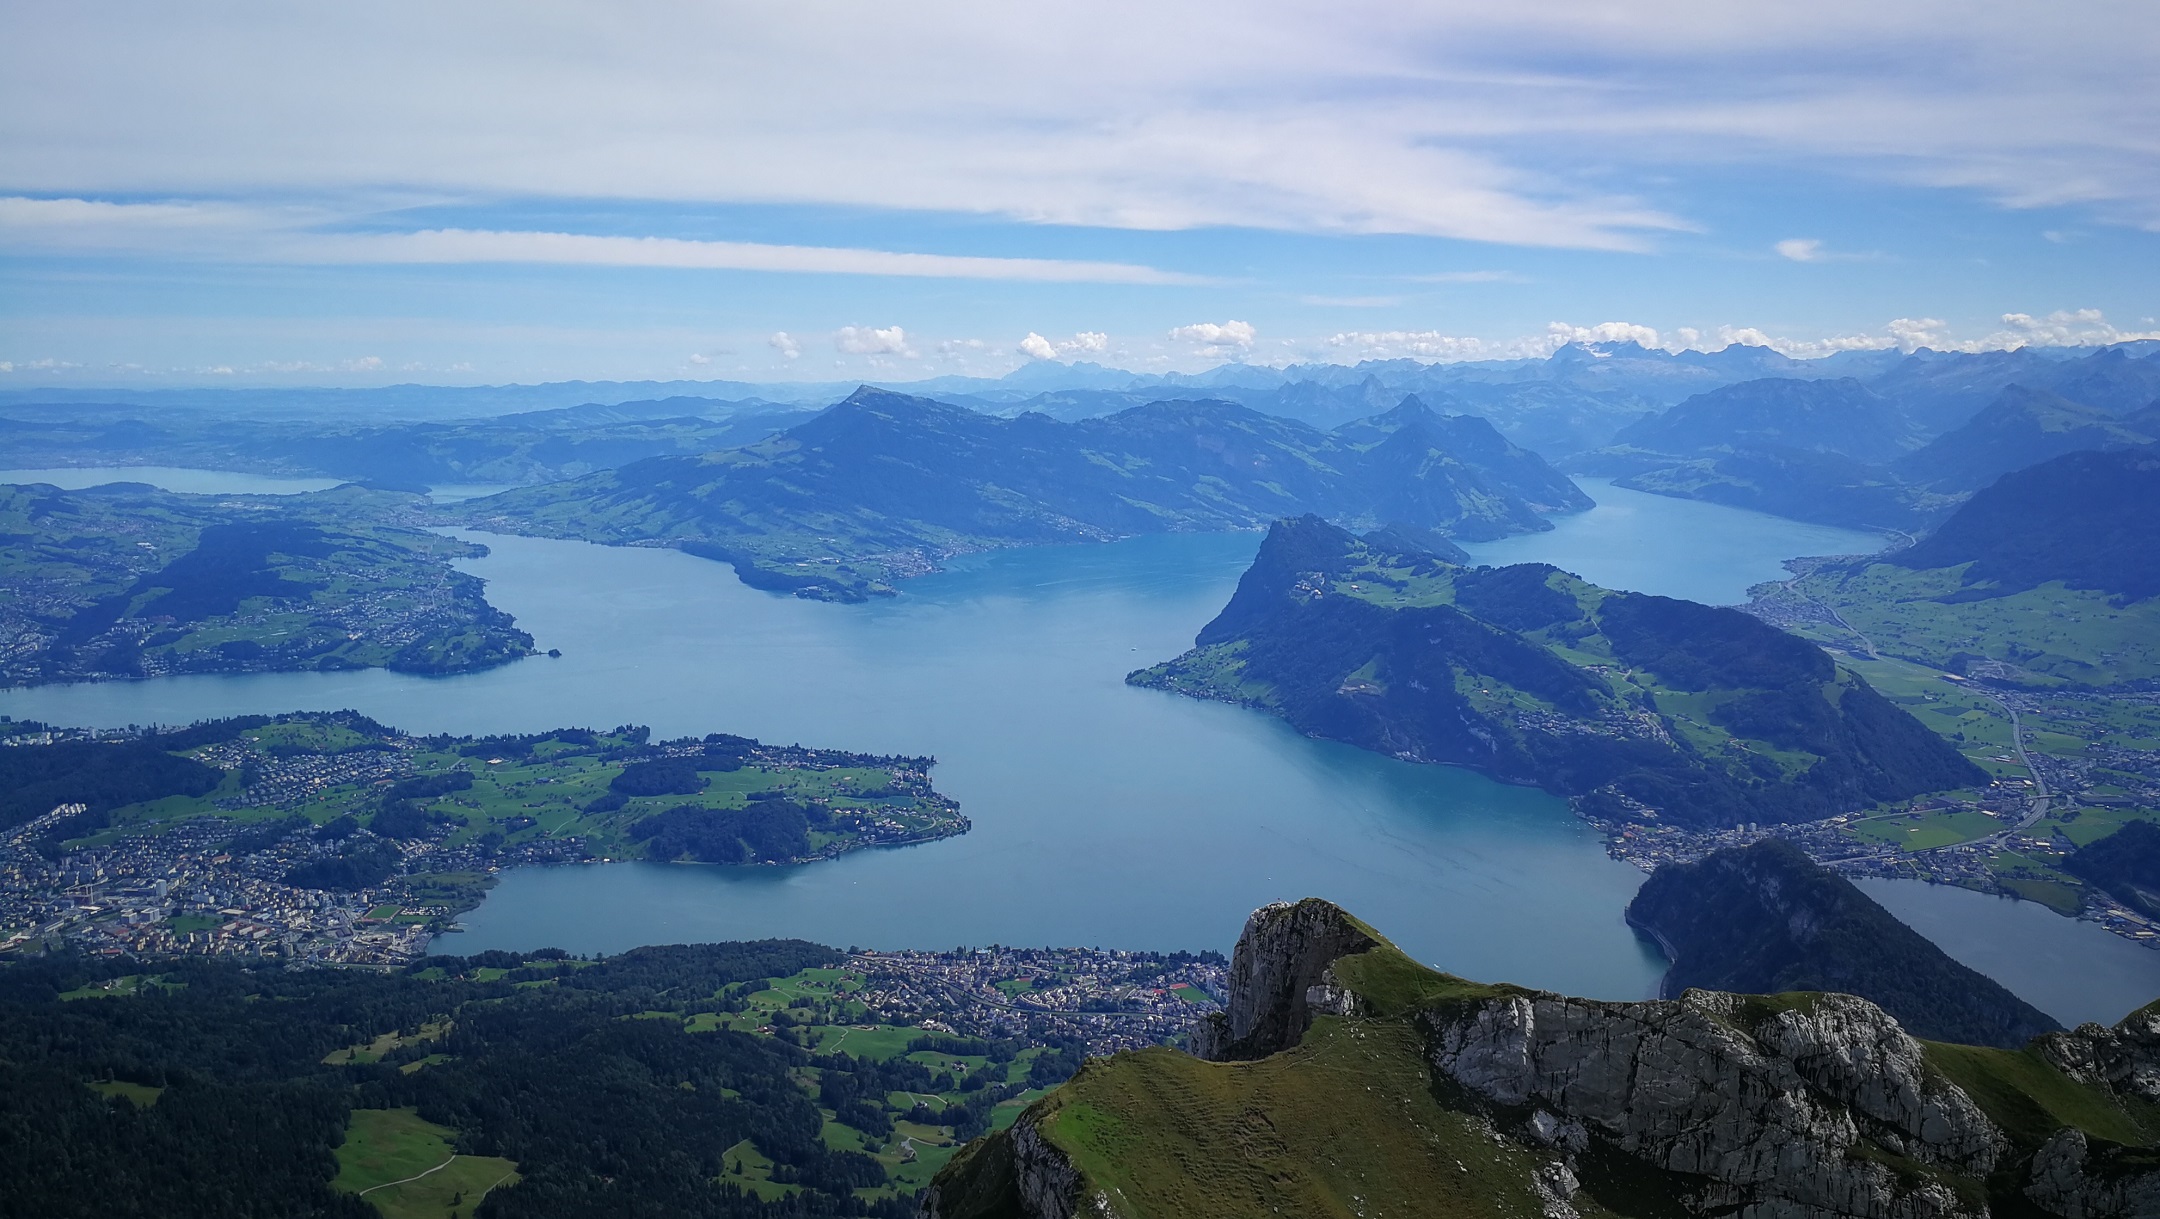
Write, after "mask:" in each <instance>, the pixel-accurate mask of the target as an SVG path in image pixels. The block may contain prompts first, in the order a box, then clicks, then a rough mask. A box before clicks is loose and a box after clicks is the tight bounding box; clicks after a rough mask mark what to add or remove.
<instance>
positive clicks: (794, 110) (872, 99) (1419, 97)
mask: <svg viewBox="0 0 2160 1219" xmlns="http://www.w3.org/2000/svg"><path fill="white" fill-rule="evenodd" d="M841 14H842V10H840V9H838V8H835V7H834V6H833V5H831V4H829V3H824V2H812V3H807V4H799V5H781V6H756V5H748V6H745V5H709V4H697V3H690V2H688V0H677V2H669V0H657V2H655V3H651V4H646V5H635V6H629V7H627V8H625V7H619V6H618V7H613V8H607V7H589V6H588V7H582V8H581V7H578V6H567V7H555V8H548V9H546V10H544V11H543V12H542V13H536V12H535V11H534V10H533V9H531V8H530V7H529V6H526V5H521V4H515V3H512V0H473V2H472V3H467V4H460V5H455V6H448V7H445V6H440V5H430V4H424V3H422V2H421V0H384V2H383V3H380V4H375V5H368V6H300V7H297V8H292V9H290V10H289V11H286V12H284V13H282V14H281V18H280V19H279V20H277V21H274V22H273V21H263V20H260V19H259V16H258V15H256V14H253V13H251V12H248V11H246V10H245V9H244V8H218V7H211V8H208V9H205V8H202V7H200V6H170V5H167V6H156V5H152V6H138V7H137V8H135V9H132V10H131V11H130V13H129V17H128V19H127V20H125V21H117V20H114V19H113V17H112V15H111V13H110V12H109V11H108V10H106V9H104V8H103V7H102V6H97V5H14V6H8V8H7V10H6V15H5V16H4V17H0V163H4V164H5V165H6V166H7V178H6V181H7V183H8V184H9V186H10V188H11V189H17V190H23V191H29V192H38V193H83V192H89V193H113V194H121V193H128V194H136V195H141V194H183V195H203V196H224V197H244V196H247V195H250V194H255V193H260V194H261V195H262V196H263V197H271V196H277V197H314V196H340V195H343V194H345V193H347V192H352V191H367V190H380V189H387V188H391V187H401V188H415V189H422V190H433V191H439V192H444V193H447V194H451V195H455V196H457V197H461V198H472V197H480V198H501V197H510V196H516V197H529V196H554V197H581V198H592V197H594V196H596V195H605V196H610V197H615V198H635V199H656V200H677V201H719V202H746V203H814V204H840V205H847V206H866V207H878V208H916V209H935V210H946V211H962V212H974V213H982V214H995V215H1002V216H1006V217H1013V218H1019V219H1023V220H1040V221H1056V222H1061V223H1081V224H1105V225H1121V226H1127V227H1135V228H1178V227H1193V226H1203V225H1242V226H1257V227H1269V228H1286V229H1296V230H1303V231H1337V232H1389V233H1422V234H1431V235H1438V236H1449V237H1462V238H1470V239H1475V240H1483V241H1502V242H1515V243H1522V244H1531V245H1561V246H1591V247H1599V248H1612V247H1615V246H1628V245H1639V244H1641V243H1642V242H1643V241H1644V240H1645V239H1646V238H1651V237H1654V236H1655V235H1656V234H1658V233H1659V232H1662V231H1666V230H1669V229H1670V228H1672V227H1673V226H1674V225H1676V224H1684V223H1685V217H1684V216H1681V215H1676V214H1675V212H1674V209H1673V205H1672V204H1662V205H1661V204H1651V203H1646V202H1644V201H1643V200H1642V199H1641V198H1639V197H1638V195H1637V192H1636V191H1635V190H1633V189H1631V188H1630V187H1628V186H1626V185H1624V183H1625V182H1626V181H1627V180H1628V175H1627V174H1625V173H1623V174H1621V175H1620V176H1619V177H1617V178H1616V177H1612V176H1609V175H1605V174H1602V173H1601V174H1599V175H1596V176H1591V175H1581V174H1577V173H1576V172H1574V171H1575V169H1576V168H1577V167H1578V166H1579V165H1580V164H1581V163H1582V160H1583V157H1584V156H1585V155H1589V156H1592V157H1594V159H1595V161H1596V163H1597V165H1598V166H1599V167H1600V169H1601V170H1602V169H1603V168H1604V167H1607V166H1612V167H1618V168H1620V169H1622V170H1629V169H1632V170H1635V171H1639V172H1643V173H1655V172H1661V171H1662V170H1663V169H1664V168H1669V167H1671V166H1674V165H1679V164H1718V165H1723V164H1734V163H1739V162H1759V161H1760V160H1761V159H1762V158H1764V157H1772V158H1777V159H1779V160H1781V161H1783V162H1785V163H1787V164H1796V163H1802V162H1805V163H1811V164H1814V165H1816V166H1819V167H1831V166H1836V167H1840V168H1851V169H1856V170H1857V171H1859V172H1862V173H1874V174H1876V175H1877V176H1880V177H1885V178H1896V179H1898V180H1902V181H1919V182H1926V183H1931V184H1935V185H1941V186H1947V187H1957V188H1964V189H1975V190H1980V191H1984V192H1986V193H1988V194H1989V195H1991V196H1993V197H1995V198H1997V199H1999V200H2001V201H2003V202H2004V203H2007V204H2010V205H2012V206H2038V205H2049V204H2060V203H2084V204H2090V205H2093V206H2095V207H2096V208H2099V209H2102V210H2104V211H2108V212H2110V213H2112V214H2116V215H2118V216H2120V217H2122V218H2128V219H2130V220H2132V221H2133V222H2136V223H2142V224H2148V225H2160V152H2156V149H2160V141H2156V139H2155V137H2156V134H2160V91H2155V90H2153V89H2152V88H2151V87H2150V83H2151V47H2153V46H2154V45H2156V43H2160V8H2156V6H2153V5H2151V4H2149V3H2139V2H2137V0H2100V4H2099V6H2098V8H2097V9H2096V10H2095V11H2092V12H2089V13H2086V14H2085V15H2084V19H2081V20H2077V21H2058V22H2035V21H2033V20H2031V18H2030V14H2029V13H2027V12H2025V11H2024V10H2022V9H2019V8H2018V7H2016V6H2011V5H2000V4H1997V5H1979V6H1975V5H1971V4H1966V3H1959V2H1957V0H1912V2H1911V3H1905V4H1882V3H1879V2H1876V0H1821V2H1820V3H1816V4H1811V5H1807V6H1782V7H1779V6H1772V7H1769V8H1764V7H1762V6H1751V7H1744V8H1736V7H1725V8H1720V7H1718V6H1716V5H1711V4H1706V3H1702V2H1701V0H1646V2H1645V3H1640V4H1635V5H1629V6H1625V8H1624V9H1616V8H1614V7H1613V6H1611V5H1609V4H1603V3H1598V2H1596V0H1553V2H1552V3H1547V4H1539V5H1493V4H1489V3H1481V2H1477V0H1433V2H1431V3H1422V4H1416V5H1380V6H1363V7H1360V6H1350V7H1343V6H1328V5H1317V4H1312V3H1309V2H1306V3H1299V2H1295V0H1258V2H1257V3H1242V4H1231V3H1229V2H1228V0H1197V2H1196V3H1192V4H1187V5H1179V6H1162V5H1151V4H1144V3H1141V2H1140V0H1103V2H1102V3H1098V4H1093V5H1083V6H1067V7H1065V8H1062V9H1060V8H1056V7H1049V8H1045V7H1043V6H1006V7H998V6H982V5H967V4H940V3H932V4H928V5H913V6H898V7H886V8H878V7H874V6H873V7H868V8H864V7H860V6H857V7H853V8H849V9H846V10H845V19H842V16H841ZM422 27H424V28H426V29H427V30H428V31H429V36H428V37H427V38H425V39H417V40H416V39H414V38H413V37H412V36H411V31H412V30H413V29H415V28H422ZM1615 182H1618V183H1623V184H1622V185H1612V183H1615ZM1682 206H1683V207H1684V203H1683V204H1682Z"/></svg>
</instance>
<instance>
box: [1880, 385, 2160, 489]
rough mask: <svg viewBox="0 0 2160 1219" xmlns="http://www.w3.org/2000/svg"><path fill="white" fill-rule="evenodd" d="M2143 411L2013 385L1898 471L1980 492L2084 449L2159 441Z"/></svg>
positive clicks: (1932, 482) (1909, 456)
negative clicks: (2119, 411) (2121, 412)
mask: <svg viewBox="0 0 2160 1219" xmlns="http://www.w3.org/2000/svg"><path fill="white" fill-rule="evenodd" d="M2155 425H2160V420H2154V421H2153V424H2147V423H2145V421H2144V418H2143V417H2142V416H2139V415H2131V416H2128V417H2125V418H2117V417H2116V415H2114V414H2113V413H2110V412H2108V411H2104V410H2101V409H2100V408H2099V407H2096V406H2088V405H2086V404H2085V403H2082V402H2073V401H2071V400H2070V399H2068V398H2065V397H2063V396H2062V395H2060V394H2057V393H2051V392H2049V391H2047V390H2044V389H2032V388H2029V387H2027V386H2023V385H2012V386H2010V387H2009V388H2007V389H2005V390H2003V391H2002V393H2000V394H1998V395H1997V396H1996V398H1995V400H1994V401H1993V402H1991V403H1989V404H1988V405H1987V406H1986V407H1985V408H1984V409H1982V410H1981V412H1980V413H1979V414H1977V415H1975V416H1973V417H1972V418H1971V419H1970V420H1968V421H1966V423H1965V424H1964V425H1963V426H1961V427H1959V428H1957V429H1955V430H1953V431H1949V432H1945V433H1943V434H1942V435H1940V436H1937V437H1936V438H1935V439H1934V440H1932V441H1930V442H1928V444H1927V445H1926V446H1925V447H1923V448H1920V449H1918V450H1916V451H1914V452H1912V453H1908V454H1906V455H1905V456H1904V457H1902V458H1899V459H1898V461H1897V463H1896V466H1895V468H1896V470H1897V473H1898V474H1899V475H1900V476H1902V477H1904V478H1906V479H1908V480H1910V481H1913V482H1917V483H1925V484H1929V485H1931V486H1934V487H1935V488H1937V489H1939V490H1949V491H1977V490H1979V489H1980V488H1981V487H1985V486H1987V485H1988V484H1989V483H1991V482H1994V481H1995V480H1996V479H1998V478H2000V477H2002V476H2003V475H2005V474H2008V473H2010V472H2011V471H2012V470H2020V469H2023V468H2025V467H2026V466H2030V465H2034V464H2037V463H2039V462H2043V461H2046V460H2048V459H2049V458H2053V457H2060V456H2062V455H2063V454H2065V453H2074V452H2077V451H2079V450H2082V449H2117V448H2126V447H2129V446H2132V445H2139V444H2148V443H2150V442H2152V441H2153V440H2155V439H2160V431H2156V430H2152V428H2153V427H2154V426H2155Z"/></svg>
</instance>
